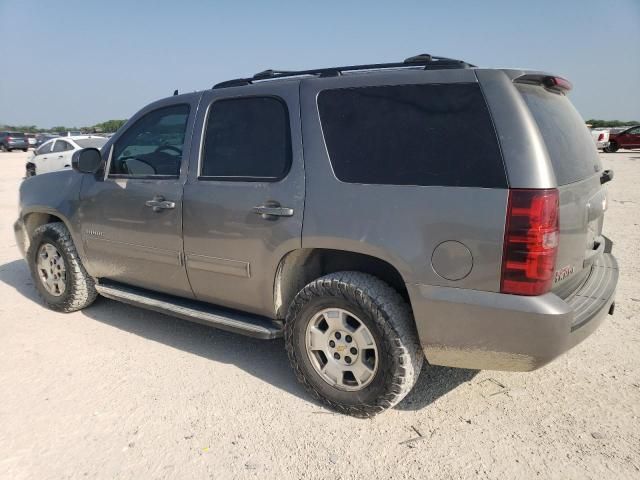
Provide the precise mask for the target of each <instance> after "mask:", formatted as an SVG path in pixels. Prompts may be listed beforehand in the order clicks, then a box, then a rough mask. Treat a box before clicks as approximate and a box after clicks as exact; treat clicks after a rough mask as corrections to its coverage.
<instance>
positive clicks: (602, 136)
mask: <svg viewBox="0 0 640 480" xmlns="http://www.w3.org/2000/svg"><path fill="white" fill-rule="evenodd" d="M591 136H592V137H593V141H594V143H595V144H596V148H597V149H598V150H604V149H605V148H607V147H608V146H609V130H606V129H604V130H599V129H598V130H591Z"/></svg>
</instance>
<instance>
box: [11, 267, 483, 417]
mask: <svg viewBox="0 0 640 480" xmlns="http://www.w3.org/2000/svg"><path fill="white" fill-rule="evenodd" d="M0 281H1V282H3V283H5V284H7V285H9V286H11V287H13V288H14V289H15V290H16V291H17V292H18V293H20V294H21V295H23V296H24V297H26V298H27V299H28V300H30V301H33V302H35V303H38V304H40V305H42V301H41V300H40V298H39V297H38V294H37V292H36V289H35V286H34V285H33V280H32V278H31V276H30V274H29V271H28V269H27V265H26V263H25V262H24V261H23V260H15V261H12V262H9V263H6V264H4V265H0ZM81 313H82V314H83V315H85V316H86V317H87V318H89V319H91V320H95V321H98V322H101V323H104V324H106V325H109V326H111V327H114V328H117V329H119V330H123V331H125V332H128V333H132V334H134V335H138V336H140V337H142V338H145V339H147V340H150V341H153V342H158V343H161V344H163V345H166V346H169V347H171V348H175V349H179V350H182V351H184V352H188V353H191V354H194V355H198V356H200V357H203V358H206V359H209V360H212V361H215V362H221V363H226V364H233V365H235V366H237V367H238V368H241V369H242V370H244V371H245V372H247V373H249V374H250V375H253V376H254V377H256V378H259V379H261V380H263V381H265V382H268V383H270V384H271V385H274V386H276V387H278V388H281V389H283V390H285V391H286V392H288V393H290V394H292V395H296V396H298V397H300V398H303V399H304V400H307V401H310V402H313V403H314V404H316V405H320V404H319V402H317V401H315V400H314V399H312V398H311V396H310V395H308V394H307V393H306V392H305V391H304V389H303V388H302V386H301V385H300V384H299V383H298V382H297V380H296V378H295V375H294V374H293V372H292V370H291V368H290V366H289V361H288V358H287V354H286V351H285V348H284V341H283V340H282V339H277V340H271V341H264V340H258V339H254V338H251V337H245V336H241V335H237V334H233V333H230V332H225V331H222V330H218V329H215V328H212V327H207V326H205V325H200V324H197V323H193V322H189V321H187V320H182V319H179V318H175V317H171V316H168V315H163V314H160V313H156V312H152V311H149V310H145V309H142V308H138V307H133V306H130V305H126V304H124V303H120V302H117V301H115V300H109V299H106V298H102V297H99V298H98V299H97V300H96V302H95V303H94V304H93V305H91V306H90V307H88V308H86V309H84V310H82V312H81ZM476 373H477V371H475V370H463V369H455V368H445V367H436V366H430V365H427V366H425V367H424V368H423V369H422V372H421V374H420V376H419V377H418V381H417V383H416V386H415V387H414V389H413V390H412V391H411V393H409V395H407V397H405V399H404V400H403V401H402V402H400V403H399V404H398V405H397V406H396V407H395V408H397V409H400V410H419V409H421V408H424V407H426V406H428V405H429V404H431V403H432V402H434V401H435V400H437V399H438V398H440V397H442V396H443V395H445V394H447V393H448V392H450V391H451V390H453V389H454V388H456V387H457V386H459V385H460V384H462V383H465V382H468V381H469V380H471V379H472V378H473V377H474V376H475V375H476Z"/></svg>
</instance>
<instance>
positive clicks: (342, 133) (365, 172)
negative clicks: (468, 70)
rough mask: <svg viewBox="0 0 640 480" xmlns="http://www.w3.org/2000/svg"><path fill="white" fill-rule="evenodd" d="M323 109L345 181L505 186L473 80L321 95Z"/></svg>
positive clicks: (336, 165)
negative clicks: (460, 82)
mask: <svg viewBox="0 0 640 480" xmlns="http://www.w3.org/2000/svg"><path fill="white" fill-rule="evenodd" d="M318 109H319V111H320V119H321V122H322V129H323V133H324V136H325V140H326V144H327V149H328V152H329V157H330V160H331V165H332V166H333V170H334V172H335V175H336V177H337V178H338V179H339V180H341V181H343V182H349V183H367V184H393V185H441V186H465V187H506V177H505V172H504V166H503V162H502V157H501V155H500V149H499V147H498V143H497V139H496V135H495V131H494V128H493V124H492V122H491V118H490V116H489V112H488V110H487V106H486V103H485V101H484V98H483V96H482V92H481V91H480V87H479V86H478V85H477V84H475V83H465V84H446V85H444V84H429V85H401V86H380V87H361V88H345V89H335V90H324V91H322V92H321V93H320V95H319V97H318Z"/></svg>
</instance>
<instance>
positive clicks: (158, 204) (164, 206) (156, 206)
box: [144, 195, 176, 212]
mask: <svg viewBox="0 0 640 480" xmlns="http://www.w3.org/2000/svg"><path fill="white" fill-rule="evenodd" d="M144 204H145V205H146V206H147V207H151V208H152V209H153V211H154V212H161V211H162V210H168V209H171V208H176V202H170V201H168V200H165V199H164V197H163V196H162V195H156V196H155V197H153V200H147V201H146V202H144Z"/></svg>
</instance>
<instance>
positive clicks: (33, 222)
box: [18, 170, 84, 259]
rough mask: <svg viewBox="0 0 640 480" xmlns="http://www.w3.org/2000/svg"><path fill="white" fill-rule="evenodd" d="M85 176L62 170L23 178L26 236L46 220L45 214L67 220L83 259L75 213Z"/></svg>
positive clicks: (21, 215)
mask: <svg viewBox="0 0 640 480" xmlns="http://www.w3.org/2000/svg"><path fill="white" fill-rule="evenodd" d="M83 177H84V175H82V174H79V173H77V172H74V171H71V170H63V171H59V172H52V173H46V174H43V175H36V176H34V177H29V178H27V179H26V180H24V181H23V182H22V184H21V185H20V194H19V195H20V213H19V219H18V221H19V222H22V224H23V225H24V229H25V235H26V236H27V238H30V236H31V234H32V233H33V230H35V228H37V227H39V226H40V225H41V224H42V223H43V222H42V219H43V218H44V215H50V216H53V217H56V218H58V219H60V221H62V222H63V223H64V224H65V226H66V227H67V229H68V230H69V232H70V233H71V238H72V239H73V243H74V244H75V246H76V249H77V250H78V253H79V254H80V257H81V258H83V259H84V248H83V245H82V235H81V232H80V230H79V224H78V219H77V215H76V212H77V209H78V203H79V201H80V188H81V186H82V179H83Z"/></svg>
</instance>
